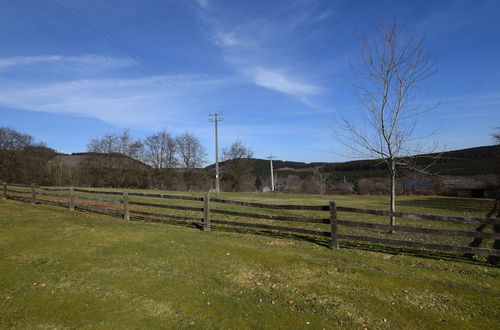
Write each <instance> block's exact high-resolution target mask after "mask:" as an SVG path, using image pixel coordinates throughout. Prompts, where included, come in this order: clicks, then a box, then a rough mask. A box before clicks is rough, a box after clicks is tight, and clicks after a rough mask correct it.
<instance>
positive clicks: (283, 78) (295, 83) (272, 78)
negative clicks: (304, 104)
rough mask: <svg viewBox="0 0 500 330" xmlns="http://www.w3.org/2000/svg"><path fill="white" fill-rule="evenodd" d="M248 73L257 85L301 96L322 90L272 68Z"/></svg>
mask: <svg viewBox="0 0 500 330" xmlns="http://www.w3.org/2000/svg"><path fill="white" fill-rule="evenodd" d="M250 74H251V75H252V77H253V79H254V82H255V84H256V85H257V86H261V87H265V88H269V89H272V90H275V91H278V92H281V93H284V94H288V95H293V96H298V97H303V96H309V95H317V94H320V93H321V92H322V90H323V89H322V88H321V87H318V86H315V85H313V84H308V83H305V82H302V81H300V79H297V78H294V77H290V76H289V75H287V74H286V73H284V72H281V71H276V70H272V69H264V68H257V69H255V70H253V71H250Z"/></svg>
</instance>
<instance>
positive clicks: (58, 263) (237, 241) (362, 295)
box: [0, 194, 500, 329]
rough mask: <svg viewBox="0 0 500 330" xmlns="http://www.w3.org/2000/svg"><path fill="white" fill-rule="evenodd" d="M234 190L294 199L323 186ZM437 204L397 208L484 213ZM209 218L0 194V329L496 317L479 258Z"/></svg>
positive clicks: (470, 205)
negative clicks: (146, 218)
mask: <svg viewBox="0 0 500 330" xmlns="http://www.w3.org/2000/svg"><path fill="white" fill-rule="evenodd" d="M223 197H225V196H223ZM230 197H231V198H232V199H236V198H241V199H244V200H248V199H252V198H253V199H255V201H261V202H262V201H263V200H268V201H269V203H272V202H275V203H279V202H281V203H285V202H286V203H299V204H304V203H310V204H324V202H325V201H327V200H329V199H331V198H332V197H331V196H329V197H317V196H316V197H314V196H311V197H307V196H293V195H291V196H279V195H278V196H276V195H273V196H270V197H269V195H251V194H249V195H248V196H246V195H238V196H236V195H230ZM104 198H109V196H107V197H104ZM228 198H229V197H228ZM335 199H337V200H340V201H339V204H342V205H346V206H361V204H362V205H363V206H364V207H373V208H382V209H383V208H384V207H385V201H384V200H383V199H382V198H378V197H362V198H361V197H360V198H358V197H353V196H336V197H335ZM285 200H286V201H285ZM370 201H371V202H370ZM445 202H449V200H448V201H447V200H446V199H441V198H435V199H433V198H431V197H422V198H416V197H413V198H409V197H408V198H403V199H402V200H401V207H400V209H401V210H408V211H411V210H415V211H416V210H418V211H419V212H426V213H441V214H457V213H458V214H457V215H463V214H464V213H466V214H467V215H484V213H485V210H487V208H488V206H489V202H490V201H486V202H482V201H480V200H467V201H465V200H464V201H456V203H455V204H456V205H455V204H453V202H452V203H451V206H448V209H447V207H446V203H445ZM370 203H371V204H370ZM422 204H423V205H422ZM377 205H378V206H380V207H377ZM448 205H450V204H449V203H448ZM460 205H462V206H461V207H459V206H460ZM214 229H215V230H213V231H211V232H203V231H202V230H200V229H199V228H198V227H197V226H195V225H190V224H186V225H174V224H157V223H147V222H138V221H127V222H126V221H123V220H120V219H118V218H115V217H110V216H104V215H98V214H94V213H88V212H70V211H69V210H66V209H63V208H58V207H52V206H46V205H37V206H32V205H29V204H24V203H20V202H17V201H11V200H7V201H4V200H0V270H1V271H0V327H3V328H8V327H14V328H74V327H86V328H90V327H96V328H101V329H109V328H199V329H207V328H213V329H241V328H269V329H293V328H304V329H323V328H325V329H331V328H338V327H347V328H361V329H362V328H368V329H373V328H379V329H383V328H393V329H415V328H431V329H432V328H434V329H443V328H461V329H493V328H498V324H500V315H499V310H498V306H499V303H500V286H499V276H500V268H498V267H492V266H488V265H487V264H486V263H484V262H482V261H481V260H477V261H470V260H467V259H463V258H461V257H460V256H455V255H447V254H435V253H432V252H425V253H419V252H418V250H412V251H408V250H398V249H395V248H393V249H385V248H383V247H377V246H362V245H361V246H358V245H355V244H354V243H350V242H343V243H342V244H341V249H340V250H337V251H332V250H330V249H328V248H326V247H325V244H327V243H328V241H327V240H326V241H322V240H321V239H320V240H316V239H307V237H304V236H302V237H298V236H289V237H287V236H286V235H278V234H272V233H269V232H267V233H261V235H254V234H249V233H244V232H240V231H237V230H232V229H230V228H227V227H219V228H217V227H215V228H214Z"/></svg>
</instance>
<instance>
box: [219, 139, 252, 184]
mask: <svg viewBox="0 0 500 330" xmlns="http://www.w3.org/2000/svg"><path fill="white" fill-rule="evenodd" d="M252 157H253V151H252V150H250V148H248V147H245V146H244V145H243V143H242V142H241V141H240V139H237V140H236V141H235V142H234V143H233V144H231V146H230V147H229V148H224V149H222V160H224V161H225V163H224V165H223V166H224V176H223V179H224V181H226V182H228V183H229V184H230V188H231V190H232V191H233V192H234V191H242V190H244V189H245V186H250V185H251V186H253V185H254V182H255V181H254V180H255V179H254V177H253V176H252V167H251V164H250V158H252Z"/></svg>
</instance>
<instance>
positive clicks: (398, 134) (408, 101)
mask: <svg viewBox="0 0 500 330" xmlns="http://www.w3.org/2000/svg"><path fill="white" fill-rule="evenodd" d="M380 37H381V38H380V39H377V40H375V41H370V40H368V39H367V38H366V37H363V36H360V37H359V41H360V46H361V64H360V66H359V67H355V66H353V71H354V74H355V76H356V78H357V82H356V84H355V93H356V96H357V98H358V100H359V102H360V106H361V120H357V121H355V120H352V119H347V118H345V117H344V118H342V120H341V122H340V123H339V124H337V125H336V126H335V128H334V131H335V133H336V136H337V139H338V140H339V141H340V142H341V143H342V144H343V145H344V146H345V147H346V148H347V149H348V150H349V151H350V153H351V154H352V155H355V156H358V157H368V158H376V159H379V160H380V161H381V162H383V163H384V164H385V165H386V166H387V168H388V170H389V172H390V177H391V183H390V210H391V211H392V212H394V211H395V210H396V175H397V171H398V169H399V168H402V167H411V168H413V169H417V167H415V164H414V162H413V161H414V160H415V158H413V157H412V156H414V155H416V154H420V153H427V152H431V151H434V150H424V149H425V148H424V147H423V146H422V145H421V143H422V142H423V139H424V138H425V137H424V136H417V134H416V126H417V122H418V119H419V117H420V116H421V115H422V114H423V113H425V112H427V111H430V110H432V109H434V108H435V107H436V106H437V104H434V105H432V106H426V105H425V102H424V101H425V93H426V91H427V89H428V88H426V86H424V85H423V82H425V81H427V80H428V79H429V78H430V77H431V76H432V75H434V74H435V73H436V71H437V69H436V56H435V55H433V54H432V53H431V52H429V51H426V50H425V47H424V38H423V37H422V38H417V37H416V36H414V35H409V36H407V35H405V34H404V33H403V32H402V30H401V29H400V28H399V26H398V24H397V23H396V22H394V23H392V24H391V25H388V26H384V27H383V28H382V30H381V35H380ZM436 160H437V159H435V160H433V161H431V162H427V165H426V167H425V168H420V170H421V171H425V170H426V169H427V168H428V167H430V166H431V165H432V164H433V163H434V162H435V161H436ZM390 224H391V226H395V224H396V223H395V218H394V217H391V221H390Z"/></svg>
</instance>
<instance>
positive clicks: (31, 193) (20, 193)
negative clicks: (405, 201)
mask: <svg viewBox="0 0 500 330" xmlns="http://www.w3.org/2000/svg"><path fill="white" fill-rule="evenodd" d="M13 188H14V189H13ZM18 188H22V189H26V188H30V189H29V190H28V191H26V190H19V189H18ZM63 192H64V193H63ZM77 192H79V193H92V194H99V195H110V196H111V195H113V196H120V197H121V199H103V198H96V197H88V196H79V195H76V194H75V193H77ZM39 196H42V197H39ZM45 196H47V197H53V199H46V198H44V197H45ZM130 196H136V197H149V198H155V199H176V200H185V201H195V202H200V203H202V204H201V205H200V207H191V206H180V205H168V204H159V203H146V202H136V201H130V200H129V197H130ZM3 198H4V199H8V198H9V199H16V200H22V201H25V202H30V203H31V204H33V205H34V204H36V203H47V204H51V205H58V206H64V207H68V208H69V209H70V210H72V211H74V210H75V209H80V210H87V211H93V212H100V213H110V214H115V215H120V216H122V217H123V218H124V219H126V220H129V219H130V216H131V215H134V216H143V217H153V218H157V219H158V218H163V219H169V220H180V221H189V222H199V223H203V229H204V230H205V231H210V225H211V224H221V225H230V226H237V227H246V228H257V229H266V230H275V231H284V232H291V233H299V234H307V235H313V236H321V237H329V238H330V239H331V247H332V248H333V249H338V248H339V240H349V241H363V242H372V243H379V244H388V245H395V246H405V247H413V248H423V249H431V250H442V251H448V252H455V253H467V254H475V255H489V256H496V257H499V256H500V250H497V249H488V248H479V247H468V246H456V245H449V244H436V243H424V242H415V241H410V240H401V239H392V238H391V239H389V238H380V237H370V236H364V235H351V234H343V233H339V227H342V226H344V227H356V228H368V229H381V230H387V231H392V230H397V232H402V233H420V234H430V235H443V236H448V237H458V236H460V237H471V238H479V239H493V240H500V233H485V232H478V231H462V230H448V229H446V230H445V229H435V228H423V227H410V226H396V227H393V226H390V225H384V224H377V223H368V222H361V221H351V220H342V219H339V218H338V216H337V212H339V211H340V212H349V213H360V214H370V215H378V216H387V217H389V216H395V217H400V218H407V219H413V220H426V221H435V222H447V223H455V224H479V225H496V226H498V225H500V218H479V217H456V216H443V215H432V214H419V213H408V212H393V213H391V212H389V211H381V210H372V209H362V208H352V207H344V206H337V205H336V203H335V202H334V201H332V202H330V204H329V205H320V206H314V205H277V204H262V203H253V202H242V201H234V200H226V199H219V198H212V199H210V197H209V195H208V194H207V195H205V196H204V197H192V196H177V195H168V194H153V193H139V192H128V191H124V192H117V191H102V190H91V189H76V188H73V187H69V188H47V187H38V186H36V185H35V184H33V185H31V186H28V185H20V184H7V183H5V182H4V183H3ZM61 199H62V200H63V201H61ZM85 201H86V202H99V203H106V205H108V206H111V207H107V208H102V207H96V206H90V205H88V203H87V204H83V203H82V202H85ZM214 204H215V205H218V204H231V205H237V206H244V207H254V208H263V209H274V210H276V209H278V210H310V211H325V212H329V214H328V217H325V218H308V217H299V216H281V215H269V214H260V213H248V212H239V211H228V210H221V209H217V208H212V206H213V205H214ZM131 205H133V206H141V207H153V208H158V209H171V210H183V211H192V212H200V213H201V214H202V216H200V217H199V218H197V217H187V216H179V215H173V214H168V213H157V212H154V213H153V212H145V211H139V210H132V209H130V206H131ZM215 214H222V215H226V216H236V217H246V218H256V219H265V220H271V221H285V222H298V223H312V224H329V225H330V226H329V230H328V231H321V230H313V229H305V228H297V227H289V226H276V225H270V224H262V223H250V222H241V221H234V220H222V219H212V218H211V216H212V215H215Z"/></svg>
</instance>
